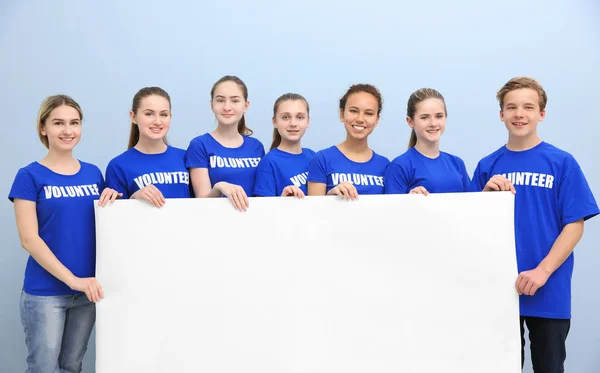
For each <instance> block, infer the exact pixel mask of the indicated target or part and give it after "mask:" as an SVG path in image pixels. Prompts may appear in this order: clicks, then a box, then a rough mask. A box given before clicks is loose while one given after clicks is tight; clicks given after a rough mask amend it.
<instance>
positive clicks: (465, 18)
mask: <svg viewBox="0 0 600 373" xmlns="http://www.w3.org/2000/svg"><path fill="white" fill-rule="evenodd" d="M599 20H600V5H599V3H598V2H597V1H596V0H575V1H566V0H564V1H552V0H550V1H537V0H535V1H528V2H522V1H516V0H507V1H503V2H495V3H490V2H483V1H454V2H446V1H441V0H432V1H427V2H410V3H408V2H407V3H405V2H397V3H395V2H391V1H314V0H308V1H296V2H286V1H254V2H252V1H245V2H242V1H237V0H234V1H228V2H192V1H186V2H180V1H170V2H166V1H148V0H146V1H135V2H134V1H127V2H121V1H103V2H68V1H54V2H44V1H29V2H17V1H11V0H3V1H2V2H1V3H0V51H1V53H2V58H0V84H1V87H2V89H1V90H0V105H1V109H2V110H1V113H2V118H3V124H4V126H3V128H4V129H6V132H5V134H4V136H2V139H1V140H0V141H1V142H2V146H1V147H0V151H1V152H2V159H3V161H2V163H1V171H2V174H3V175H4V176H3V180H4V181H3V182H2V183H1V184H0V195H3V196H5V198H6V196H7V195H8V192H9V189H10V186H11V184H12V181H13V179H14V176H15V174H16V172H17V170H18V169H19V168H20V167H23V166H25V165H27V164H28V163H30V162H32V161H34V160H39V159H40V158H42V157H43V156H44V154H45V148H44V147H43V146H42V144H41V143H40V142H39V139H38V137H37V134H36V131H35V118H36V114H37V110H38V108H39V104H40V102H41V101H42V100H43V99H44V98H45V97H46V96H48V95H52V94H56V93H65V94H68V95H71V96H72V97H73V98H75V99H76V100H77V101H78V102H79V103H80V104H81V106H82V108H83V111H84V122H83V123H84V125H83V137H82V140H81V142H80V144H79V145H78V146H77V148H76V156H77V157H78V158H80V159H82V160H85V161H88V162H92V163H95V164H97V165H98V166H99V167H100V168H101V169H105V168H106V165H107V163H108V162H109V160H110V159H111V158H113V157H115V156H116V155H118V154H120V153H121V152H123V151H124V150H125V147H126V145H127V139H128V135H129V127H130V124H129V116H128V112H129V110H130V108H131V107H130V105H131V100H132V98H133V95H134V94H135V93H136V92H137V90H138V89H140V88H142V87H145V86H161V87H162V88H164V89H166V90H167V92H169V94H170V95H171V97H172V104H173V107H172V110H173V119H172V121H171V130H170V133H169V140H170V142H171V144H173V145H175V146H178V147H182V148H186V147H187V145H188V143H189V141H190V140H191V139H192V138H193V137H195V136H197V135H199V134H202V133H205V132H207V131H211V130H212V129H213V128H214V126H215V124H216V123H215V120H214V116H213V115H212V113H211V111H210V106H209V99H210V95H209V92H210V89H211V87H212V84H213V83H214V82H215V81H216V80H217V79H219V78H220V77H221V76H223V75H226V74H232V75H237V76H239V77H241V78H242V79H243V80H244V81H245V82H246V84H247V86H248V89H249V94H250V96H249V100H250V109H249V111H248V113H247V123H248V125H249V127H250V128H252V129H253V130H254V135H255V136H256V137H257V138H258V139H260V140H261V141H262V142H263V143H264V145H265V147H267V148H268V146H269V145H270V141H271V135H272V126H271V117H272V107H273V102H274V101H275V99H276V98H277V97H278V96H279V95H281V94H283V93H286V92H297V93H300V94H302V95H304V96H305V97H306V98H307V99H308V101H309V103H310V108H311V111H310V114H311V126H310V128H309V130H308V132H307V134H306V136H305V138H304V141H303V145H304V146H306V147H310V148H312V149H314V150H320V149H322V148H325V147H327V146H330V145H333V144H337V143H340V142H341V141H343V139H344V137H345V133H344V130H343V125H342V124H341V123H340V122H339V116H338V100H339V98H340V97H341V96H342V95H343V94H344V92H345V91H346V89H347V88H348V87H349V86H350V85H351V84H353V83H359V82H368V83H371V84H374V85H376V86H377V87H378V88H379V89H380V90H381V92H382V94H383V97H384V106H383V112H382V114H381V120H380V122H379V126H378V128H376V129H375V131H374V132H373V134H372V135H371V137H370V145H371V146H372V148H373V149H375V150H376V151H377V152H378V153H380V154H382V155H385V156H387V157H389V158H390V159H391V158H393V157H395V156H397V155H399V154H400V153H402V152H404V151H405V150H406V145H407V142H408V137H409V129H408V126H407V125H406V122H405V119H404V118H405V115H406V101H407V99H408V96H409V95H410V93H411V92H413V91H414V90H416V89H418V88H420V87H433V88H436V89H438V90H439V91H440V92H441V93H442V94H443V95H444V96H445V97H446V103H447V107H448V114H449V117H448V121H447V129H446V132H445V134H444V135H443V137H442V143H441V148H442V150H444V151H447V152H450V153H454V154H457V155H459V156H461V157H462V158H463V159H464V161H465V163H466V165H467V169H468V171H469V173H470V174H472V172H473V170H474V169H475V166H476V164H477V161H478V160H479V159H481V158H482V157H484V156H485V155H487V154H489V153H491V152H492V151H494V150H496V149H497V148H499V147H500V146H502V145H503V144H504V143H505V141H506V138H507V134H506V129H505V128H504V125H503V124H502V123H501V122H500V120H499V117H498V110H499V107H498V104H497V102H496V99H495V94H496V92H497V90H498V89H499V88H500V87H501V86H502V85H503V84H504V83H505V82H506V81H507V80H508V79H510V78H512V77H514V76H519V75H529V76H533V77H535V78H536V79H538V80H539V81H540V82H541V83H542V84H543V86H544V88H545V89H546V91H547V93H548V96H549V102H548V106H547V117H546V119H545V120H544V122H542V123H541V124H540V126H539V132H540V134H541V136H542V138H543V139H544V140H546V141H548V142H550V143H553V144H555V145H557V146H559V147H560V148H562V149H565V150H567V151H569V152H571V153H572V154H573V155H574V156H575V158H576V159H577V160H578V162H579V164H580V165H581V167H582V169H583V171H584V173H585V175H586V176H587V179H588V182H589V183H590V185H591V187H592V190H593V192H594V194H595V196H596V198H597V199H600V167H598V165H595V164H594V161H597V160H598V159H600V150H599V149H600V147H598V145H597V141H598V139H599V138H600V136H599V135H600V129H599V126H598V124H597V123H596V122H597V118H596V116H597V114H596V111H597V110H596V108H597V105H598V102H600V91H599V90H598V86H599V85H600V74H598V70H597V67H598V66H600V26H599V25H600V22H598V21H599ZM0 223H1V226H2V235H1V237H2V254H0V294H1V296H0V314H1V315H2V316H1V317H0V331H1V332H0V361H1V362H2V371H7V372H19V371H24V370H25V356H26V348H25V342H24V339H25V338H24V334H23V330H22V327H21V323H20V319H19V307H18V305H19V296H20V290H21V285H22V281H23V272H24V268H25V262H26V258H27V255H26V252H25V251H24V250H23V249H22V248H21V247H20V244H19V239H18V234H17V230H16V226H15V222H14V212H13V206H12V204H11V203H10V202H9V201H8V199H5V202H4V204H3V205H2V208H0ZM599 240H600V218H595V219H593V220H591V221H590V222H589V223H588V224H586V232H585V235H584V238H583V240H582V241H581V242H580V244H579V245H578V247H577V249H576V259H575V263H576V264H575V274H574V280H573V321H572V327H571V333H570V335H569V339H568V356H567V365H566V368H567V371H570V372H582V373H587V372H590V373H592V372H597V371H599V370H600V357H599V356H598V354H597V350H598V347H597V346H599V345H600V324H598V323H597V314H598V307H599V306H600V293H598V291H597V283H598V278H597V276H596V274H597V268H598V267H600V253H599V252H598V250H597V246H598V245H597V242H599ZM474 296H476V295H475V294H474ZM89 347H90V348H89V351H88V353H87V356H86V360H85V364H84V370H85V371H86V372H92V371H93V361H94V357H95V349H94V342H93V338H92V342H91V343H90V346H89ZM529 364H530V363H529V359H528V361H527V362H526V369H525V371H526V372H531V369H530V368H529Z"/></svg>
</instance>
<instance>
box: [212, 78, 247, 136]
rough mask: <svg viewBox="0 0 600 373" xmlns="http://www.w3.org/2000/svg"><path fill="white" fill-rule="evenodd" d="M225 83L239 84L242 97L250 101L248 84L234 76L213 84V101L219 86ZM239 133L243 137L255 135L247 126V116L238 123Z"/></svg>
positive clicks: (243, 116)
mask: <svg viewBox="0 0 600 373" xmlns="http://www.w3.org/2000/svg"><path fill="white" fill-rule="evenodd" d="M224 82H234V83H235V84H237V85H238V87H240V89H241V90H242V95H243V96H244V101H248V87H246V84H245V83H244V82H243V81H242V79H240V78H238V77H237V76H234V75H225V76H224V77H222V78H221V79H219V80H217V82H216V83H215V84H213V86H212V89H211V90H210V99H211V101H212V100H213V99H214V95H215V89H217V86H218V85H219V84H221V83H224ZM238 132H239V133H240V135H242V136H252V134H253V133H254V132H253V131H252V130H251V129H250V128H248V127H247V126H246V116H245V115H242V118H241V119H240V121H239V122H238Z"/></svg>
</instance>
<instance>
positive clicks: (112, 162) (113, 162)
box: [108, 148, 133, 167]
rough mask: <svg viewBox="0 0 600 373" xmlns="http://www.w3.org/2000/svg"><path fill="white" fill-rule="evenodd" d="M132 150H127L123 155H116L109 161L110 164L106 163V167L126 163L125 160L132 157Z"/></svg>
mask: <svg viewBox="0 0 600 373" xmlns="http://www.w3.org/2000/svg"><path fill="white" fill-rule="evenodd" d="M132 149H133V148H130V149H127V150H125V151H124V152H123V153H121V154H119V155H117V156H116V157H114V158H113V159H111V160H110V162H108V166H109V167H110V166H114V165H117V164H120V163H121V162H124V161H127V159H128V158H130V157H131V155H132V152H133V151H132Z"/></svg>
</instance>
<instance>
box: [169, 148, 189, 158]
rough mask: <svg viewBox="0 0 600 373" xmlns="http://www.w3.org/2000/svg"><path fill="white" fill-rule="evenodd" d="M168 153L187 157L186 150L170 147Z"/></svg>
mask: <svg viewBox="0 0 600 373" xmlns="http://www.w3.org/2000/svg"><path fill="white" fill-rule="evenodd" d="M167 151H168V152H169V153H171V154H173V155H175V156H180V157H183V156H185V150H184V149H181V148H177V147H174V146H171V145H168V147H167Z"/></svg>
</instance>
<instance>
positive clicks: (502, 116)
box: [500, 109, 504, 122]
mask: <svg viewBox="0 0 600 373" xmlns="http://www.w3.org/2000/svg"><path fill="white" fill-rule="evenodd" d="M500 121H502V122H504V112H503V111H502V109H500Z"/></svg>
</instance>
